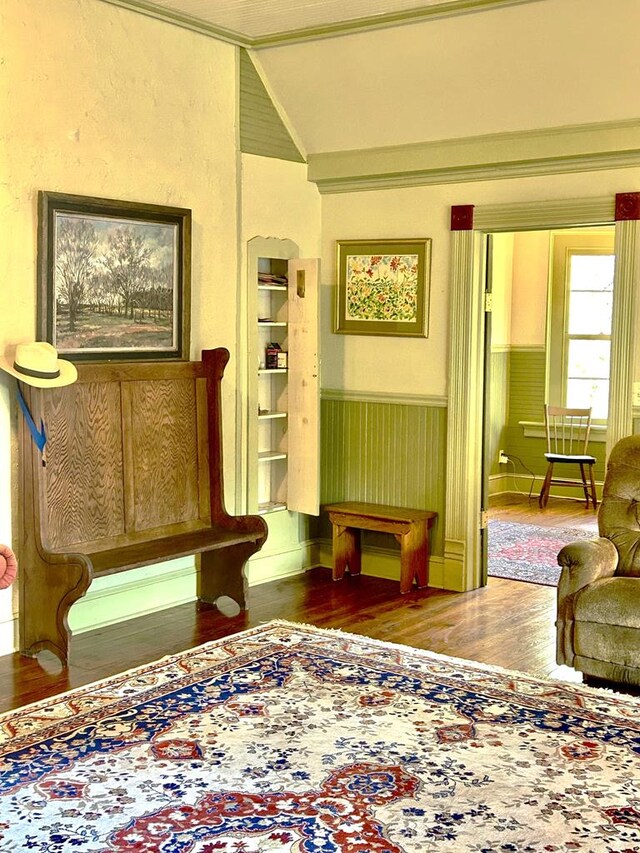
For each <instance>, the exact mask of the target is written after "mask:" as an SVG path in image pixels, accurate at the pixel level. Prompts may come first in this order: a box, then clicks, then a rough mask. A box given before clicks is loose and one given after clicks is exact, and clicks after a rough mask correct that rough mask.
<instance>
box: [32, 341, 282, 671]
mask: <svg viewBox="0 0 640 853" xmlns="http://www.w3.org/2000/svg"><path fill="white" fill-rule="evenodd" d="M228 360H229V353H228V351H227V350H226V349H223V348H218V349H215V350H204V351H203V353H202V361H201V362H172V361H167V362H121V363H104V364H79V365H78V380H77V382H76V383H74V384H73V385H69V386H64V387H61V388H47V389H40V388H34V387H31V386H27V385H23V386H22V387H23V396H24V398H25V402H26V403H27V405H28V407H29V409H30V411H31V414H32V417H33V418H34V420H35V422H36V423H40V422H41V421H42V422H43V423H44V425H45V428H46V433H47V436H48V441H47V444H46V446H45V454H44V456H43V457H41V456H40V451H39V450H38V448H37V447H36V446H35V444H34V443H33V442H32V440H31V435H30V433H29V430H28V427H27V426H26V424H25V422H24V420H23V419H21V422H20V433H19V445H20V467H21V471H20V492H21V505H22V506H23V508H24V511H23V513H22V519H21V521H22V524H21V536H20V554H19V557H20V565H21V580H20V587H19V589H20V616H19V628H20V651H21V652H22V654H25V655H29V656H35V655H36V654H37V653H38V652H39V651H40V650H42V649H49V650H50V651H52V652H53V653H54V654H56V655H57V656H58V657H59V658H60V659H61V661H63V663H66V661H67V657H68V653H69V641H70V637H71V632H70V630H69V627H68V619H67V616H68V613H69V609H70V608H71V606H72V605H73V604H74V603H75V602H76V601H77V600H78V599H79V598H81V597H82V596H83V595H84V594H85V593H86V591H87V590H88V589H89V586H90V585H91V582H92V580H93V579H94V578H95V577H104V576H107V575H112V574H116V573H119V572H124V571H128V570H129V569H135V568H139V567H141V566H148V565H152V564H154V563H159V562H163V561H165V560H173V559H176V558H179V557H186V556H192V555H193V556H194V558H195V561H196V568H197V584H198V588H197V593H198V598H199V599H200V600H201V601H206V602H210V603H212V604H215V603H216V602H217V601H218V599H220V598H222V597H223V596H224V597H227V596H228V597H229V598H232V599H234V600H235V601H236V603H237V604H238V606H239V607H240V608H243V609H244V608H245V607H246V577H245V573H244V566H245V564H246V561H247V560H248V559H249V557H250V556H251V555H252V554H254V553H255V552H256V551H258V550H259V549H260V548H261V547H262V544H263V543H264V541H265V540H266V537H267V526H266V523H265V521H264V519H263V518H261V517H260V516H251V515H247V516H232V515H229V514H228V513H227V511H226V509H225V507H224V499H223V495H224V488H223V482H222V470H223V468H222V413H221V387H220V386H221V381H222V376H223V373H224V368H225V366H226V364H227V362H228Z"/></svg>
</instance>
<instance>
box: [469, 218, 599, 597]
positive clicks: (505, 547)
mask: <svg viewBox="0 0 640 853" xmlns="http://www.w3.org/2000/svg"><path fill="white" fill-rule="evenodd" d="M614 237H615V232H614V228H613V226H604V227H600V228H593V227H591V228H572V229H556V230H541V231H517V232H499V233H497V234H489V235H488V237H487V290H488V291H489V290H490V291H491V293H492V310H491V323H490V324H487V326H486V329H487V333H486V334H485V342H486V343H485V346H486V350H487V352H486V355H487V356H488V359H487V360H488V364H487V366H486V369H485V394H486V400H487V402H486V403H485V405H488V412H487V416H485V433H484V442H485V448H486V453H485V460H486V461H485V470H486V472H487V474H486V476H487V478H488V482H487V483H486V484H485V487H486V494H487V498H485V506H488V536H487V539H488V542H487V549H483V560H484V558H485V557H484V551H485V550H486V552H487V553H486V560H487V567H486V572H485V571H484V570H483V576H484V577H487V576H488V577H508V578H511V579H514V580H524V581H531V582H534V583H542V584H546V585H555V584H556V583H557V579H558V576H559V569H558V566H557V562H556V559H555V558H556V555H557V551H558V550H559V549H560V547H562V545H564V544H566V543H568V542H571V541H574V540H575V539H580V538H591V537H592V536H594V535H595V533H596V530H597V522H596V515H595V512H594V510H593V508H592V507H591V506H590V507H589V508H586V507H585V501H584V497H583V495H582V492H581V491H579V490H578V489H576V488H575V487H565V488H564V489H562V490H560V489H557V488H555V487H554V492H553V500H552V501H551V503H550V505H548V506H547V507H546V508H545V509H544V510H541V509H540V507H539V505H538V493H539V491H540V487H541V485H542V480H543V478H544V474H545V470H546V460H545V459H544V452H545V451H546V449H547V448H546V440H545V436H544V414H543V412H544V409H543V407H544V403H545V402H549V403H551V404H552V405H561V406H574V407H591V408H592V412H593V418H594V426H593V428H592V432H591V435H592V439H593V441H592V442H591V449H590V450H591V452H592V453H593V455H594V456H596V458H598V460H599V463H598V466H597V469H598V471H597V477H598V480H599V481H602V479H603V476H604V450H605V447H604V440H605V432H604V431H605V428H606V418H607V406H608V384H609V373H610V358H609V356H610V342H611V341H610V338H611V319H612V318H611V309H612V297H613V277H614V275H613V273H614V259H615V255H614ZM575 473H576V472H573V475H575ZM483 568H484V567H483Z"/></svg>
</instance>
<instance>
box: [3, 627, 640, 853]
mask: <svg viewBox="0 0 640 853" xmlns="http://www.w3.org/2000/svg"><path fill="white" fill-rule="evenodd" d="M639 711H640V703H639V702H638V700H637V699H634V698H632V697H625V696H617V695H615V694H613V693H609V692H606V691H599V690H595V689H588V688H583V687H581V686H579V685H570V684H562V683H560V682H552V681H542V680H536V679H534V678H531V677H528V676H526V675H523V674H520V673H510V672H507V671H503V670H496V669H492V668H489V667H485V666H482V665H480V664H473V663H469V662H465V661H459V660H455V659H451V658H446V657H442V656H438V655H434V654H431V653H429V652H424V651H418V650H415V649H410V648H406V647H402V646H394V645H390V644H385V643H381V642H377V641H375V640H370V639H366V638H362V637H356V636H353V635H350V634H346V633H341V632H336V631H323V630H321V629H317V628H312V627H307V626H303V625H295V624H289V623H284V622H273V623H269V624H267V625H265V626H262V627H260V628H255V629H251V630H249V631H245V632H243V633H241V634H236V635H233V636H231V637H227V638H225V639H222V640H218V641H215V642H212V643H209V644H206V645H204V646H201V647H199V648H196V649H193V650H190V651H188V652H185V653H183V654H180V655H175V656H172V657H170V658H165V659H163V660H161V661H158V662H156V663H153V664H150V665H148V666H144V667H141V668H139V669H136V670H133V671H130V672H128V673H124V674H123V675H121V676H118V677H114V678H111V679H109V680H106V681H103V682H100V683H97V684H95V685H91V686H89V687H86V688H83V689H81V690H76V691H73V692H70V693H67V694H65V695H62V696H59V697H56V698H53V699H50V700H48V701H46V702H41V703H38V704H36V705H30V706H28V707H26V708H22V709H18V710H15V711H12V712H10V713H7V714H4V715H2V716H0V784H1V788H0V850H1V851H2V853H10V851H31V853H69V851H75V852H76V853H77V852H78V851H79V853H98V851H99V853H108V851H136V853H219V851H221V853H258V851H265V853H266V851H291V853H294V851H295V853H329V851H345V853H401V851H416V853H417V851H420V853H424V851H455V853H461V852H462V851H474V853H534V851H535V853H538V851H540V853H542V852H543V851H579V853H587V852H588V851H589V853H636V851H640V713H639Z"/></svg>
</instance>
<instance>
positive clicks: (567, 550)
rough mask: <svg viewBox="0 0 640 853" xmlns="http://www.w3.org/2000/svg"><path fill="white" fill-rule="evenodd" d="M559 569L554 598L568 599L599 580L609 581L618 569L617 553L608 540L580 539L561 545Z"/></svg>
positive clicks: (600, 538) (601, 538)
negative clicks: (606, 579) (556, 592)
mask: <svg viewBox="0 0 640 853" xmlns="http://www.w3.org/2000/svg"><path fill="white" fill-rule="evenodd" d="M558 565H559V566H560V567H561V568H562V573H561V574H560V580H559V581H558V598H559V599H560V598H565V597H566V596H567V595H572V594H573V593H574V592H577V591H578V590H579V589H582V587H583V586H588V584H590V583H593V582H594V581H596V580H598V579H599V578H610V577H612V576H613V575H614V574H615V571H616V568H617V566H618V552H617V550H616V546H615V545H614V544H613V542H612V541H611V540H610V539H605V538H603V537H599V538H598V539H581V540H579V541H578V542H571V543H570V544H569V545H565V546H564V548H563V549H562V550H561V551H560V553H559V554H558Z"/></svg>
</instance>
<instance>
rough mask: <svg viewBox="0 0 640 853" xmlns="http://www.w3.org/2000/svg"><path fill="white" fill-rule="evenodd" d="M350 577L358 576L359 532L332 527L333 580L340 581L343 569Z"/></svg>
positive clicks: (347, 528) (338, 526)
mask: <svg viewBox="0 0 640 853" xmlns="http://www.w3.org/2000/svg"><path fill="white" fill-rule="evenodd" d="M347 568H348V569H349V574H350V575H359V574H360V531H359V530H356V529H354V528H353V527H342V526H341V525H340V524H335V523H334V525H333V579H334V581H339V580H342V578H343V577H344V573H345V569H347Z"/></svg>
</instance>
